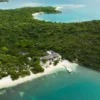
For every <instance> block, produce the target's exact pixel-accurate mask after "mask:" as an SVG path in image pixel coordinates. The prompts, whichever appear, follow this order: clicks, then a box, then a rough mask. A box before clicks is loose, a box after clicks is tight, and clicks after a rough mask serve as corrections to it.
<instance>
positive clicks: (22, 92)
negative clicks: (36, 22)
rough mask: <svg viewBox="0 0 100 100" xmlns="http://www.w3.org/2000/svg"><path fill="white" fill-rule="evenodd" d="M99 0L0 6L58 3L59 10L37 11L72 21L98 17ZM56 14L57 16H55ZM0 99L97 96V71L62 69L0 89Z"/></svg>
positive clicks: (28, 0) (54, 0) (15, 3)
mask: <svg viewBox="0 0 100 100" xmlns="http://www.w3.org/2000/svg"><path fill="white" fill-rule="evenodd" d="M99 5H100V0H10V2H9V3H0V9H12V8H19V7H24V6H56V7H57V6H58V7H62V9H61V11H62V14H44V15H41V16H40V15H39V16H37V17H39V18H40V19H44V20H49V21H53V22H54V21H57V22H74V21H87V20H94V19H95V20H96V19H100V13H99V9H100V6H99ZM58 15H59V16H58ZM0 100H100V73H98V72H96V71H93V70H90V69H87V68H83V67H81V66H79V67H78V68H77V69H76V70H75V72H73V73H71V74H69V73H68V72H67V71H66V70H64V71H59V72H55V73H53V74H51V75H47V76H43V77H41V78H38V79H35V80H32V81H30V82H26V83H23V84H21V85H18V86H15V87H11V88H7V89H1V90H0Z"/></svg>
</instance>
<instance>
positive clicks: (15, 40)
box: [0, 7, 100, 79]
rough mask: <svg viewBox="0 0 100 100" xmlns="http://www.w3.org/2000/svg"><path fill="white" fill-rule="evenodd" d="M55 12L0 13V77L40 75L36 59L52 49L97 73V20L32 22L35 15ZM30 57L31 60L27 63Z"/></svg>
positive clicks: (99, 61) (99, 60)
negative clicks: (31, 73) (36, 13)
mask: <svg viewBox="0 0 100 100" xmlns="http://www.w3.org/2000/svg"><path fill="white" fill-rule="evenodd" d="M40 11H42V12H45V13H59V11H56V10H55V8H54V7H25V8H18V9H11V10H0V78H2V77H5V76H7V75H11V77H12V79H17V78H19V77H20V76H21V77H24V76H26V75H29V74H30V70H31V71H32V72H33V73H38V72H43V71H44V70H43V68H42V67H41V66H40V65H39V62H40V59H39V58H40V57H41V56H43V55H44V54H45V52H46V51H47V50H54V51H56V52H58V53H59V54H61V55H62V56H63V58H65V59H68V60H70V61H75V60H76V59H77V63H78V64H80V65H83V66H85V67H88V68H92V69H95V70H98V71H100V21H99V20H98V21H96V20H94V21H88V22H79V23H78V22H77V23H56V22H55V23H53V22H45V21H39V20H37V19H34V18H33V16H32V14H33V13H35V12H40ZM28 57H31V58H32V60H29V59H28Z"/></svg>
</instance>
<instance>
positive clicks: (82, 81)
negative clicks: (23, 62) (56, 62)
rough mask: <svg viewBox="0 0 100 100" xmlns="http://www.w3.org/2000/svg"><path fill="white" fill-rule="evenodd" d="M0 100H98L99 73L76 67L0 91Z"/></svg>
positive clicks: (99, 99) (99, 94) (99, 92)
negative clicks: (73, 69)
mask: <svg viewBox="0 0 100 100" xmlns="http://www.w3.org/2000/svg"><path fill="white" fill-rule="evenodd" d="M1 92H2V93H3V94H1V95H0V100H100V73H97V72H95V71H92V70H89V69H86V68H83V67H78V69H77V70H76V72H73V73H72V74H69V73H67V72H66V71H59V72H56V73H54V74H51V75H47V76H44V77H41V78H38V79H35V80H33V81H30V82H27V83H24V84H21V85H18V86H16V87H12V88H8V89H3V90H1V91H0V93H1Z"/></svg>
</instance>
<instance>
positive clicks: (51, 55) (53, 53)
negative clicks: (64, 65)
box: [40, 50, 61, 60]
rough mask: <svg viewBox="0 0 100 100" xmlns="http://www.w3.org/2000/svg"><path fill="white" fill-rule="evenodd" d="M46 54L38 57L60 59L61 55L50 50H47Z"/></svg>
mask: <svg viewBox="0 0 100 100" xmlns="http://www.w3.org/2000/svg"><path fill="white" fill-rule="evenodd" d="M47 54H48V55H47V56H44V57H41V58H40V59H41V60H53V59H61V56H60V55H59V54H58V53H56V52H54V51H52V50H49V51H47Z"/></svg>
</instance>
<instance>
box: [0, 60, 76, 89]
mask: <svg viewBox="0 0 100 100" xmlns="http://www.w3.org/2000/svg"><path fill="white" fill-rule="evenodd" d="M63 64H66V66H68V67H71V66H73V67H74V68H73V69H74V71H75V70H76V67H77V66H78V64H76V63H71V62H69V61H68V60H63V61H60V62H59V63H58V64H57V65H56V66H53V65H50V66H48V68H44V69H45V70H44V72H43V73H38V74H33V73H32V72H31V74H30V75H29V76H26V77H24V78H19V79H17V80H15V81H13V80H12V79H11V77H10V76H7V77H5V78H2V79H1V80H0V89H3V88H8V87H13V86H16V85H19V84H21V83H24V82H27V81H31V80H33V79H36V78H39V77H42V76H45V75H48V74H52V73H54V72H57V71H61V70H66V69H65V67H64V66H63Z"/></svg>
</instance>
